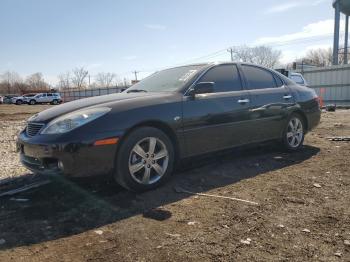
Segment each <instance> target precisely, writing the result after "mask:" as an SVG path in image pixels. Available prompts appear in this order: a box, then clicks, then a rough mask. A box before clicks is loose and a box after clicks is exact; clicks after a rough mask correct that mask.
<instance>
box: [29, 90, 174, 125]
mask: <svg viewBox="0 0 350 262" xmlns="http://www.w3.org/2000/svg"><path fill="white" fill-rule="evenodd" d="M165 97H171V94H170V93H153V92H152V93H126V92H123V93H117V94H110V95H103V96H95V97H89V98H84V99H79V100H75V101H72V102H67V103H64V104H62V105H58V106H55V107H52V108H50V109H47V110H45V111H42V112H40V113H38V114H36V115H34V116H32V117H31V118H30V119H29V121H31V122H44V123H47V122H49V121H51V120H52V119H54V118H56V117H59V116H61V115H64V114H67V113H70V112H73V111H76V110H80V109H84V108H90V107H101V106H106V107H110V108H112V110H118V108H122V110H125V109H127V108H135V107H136V106H137V105H139V106H142V105H144V104H145V101H149V102H148V103H146V104H149V103H152V101H159V100H163V101H164V99H161V98H165Z"/></svg>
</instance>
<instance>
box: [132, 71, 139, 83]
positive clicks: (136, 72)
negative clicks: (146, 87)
mask: <svg viewBox="0 0 350 262" xmlns="http://www.w3.org/2000/svg"><path fill="white" fill-rule="evenodd" d="M133 73H134V74H135V81H137V74H138V73H140V71H136V70H135V71H133Z"/></svg>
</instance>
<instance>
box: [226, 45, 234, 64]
mask: <svg viewBox="0 0 350 262" xmlns="http://www.w3.org/2000/svg"><path fill="white" fill-rule="evenodd" d="M227 52H229V53H231V61H232V62H233V53H234V52H233V48H232V47H230V48H229V49H227Z"/></svg>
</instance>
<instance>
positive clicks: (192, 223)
mask: <svg viewBox="0 0 350 262" xmlns="http://www.w3.org/2000/svg"><path fill="white" fill-rule="evenodd" d="M195 224H198V222H196V221H190V222H188V223H187V225H189V226H194V225H195Z"/></svg>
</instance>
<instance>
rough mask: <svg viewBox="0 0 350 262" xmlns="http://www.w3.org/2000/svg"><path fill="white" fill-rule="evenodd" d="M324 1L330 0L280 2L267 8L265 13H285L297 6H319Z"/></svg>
mask: <svg viewBox="0 0 350 262" xmlns="http://www.w3.org/2000/svg"><path fill="white" fill-rule="evenodd" d="M324 2H329V0H314V1H310V0H307V1H301V0H299V1H294V2H291V3H284V4H278V5H274V6H270V7H269V8H267V9H265V11H264V13H265V14H275V13H283V12H286V11H288V10H290V9H294V8H297V7H303V6H317V5H319V4H322V3H324Z"/></svg>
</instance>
